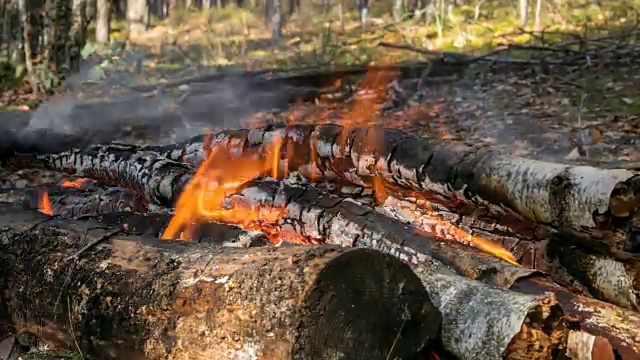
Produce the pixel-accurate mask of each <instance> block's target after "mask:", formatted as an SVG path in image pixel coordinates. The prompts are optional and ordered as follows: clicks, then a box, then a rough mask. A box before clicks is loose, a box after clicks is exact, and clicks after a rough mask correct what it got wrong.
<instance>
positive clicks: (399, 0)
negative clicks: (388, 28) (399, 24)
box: [393, 0, 404, 21]
mask: <svg viewBox="0 0 640 360" xmlns="http://www.w3.org/2000/svg"><path fill="white" fill-rule="evenodd" d="M403 7H404V1H403V0H394V1H393V19H394V20H395V21H400V19H402V10H403V9H402V8H403Z"/></svg>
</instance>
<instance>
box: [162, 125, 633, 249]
mask: <svg viewBox="0 0 640 360" xmlns="http://www.w3.org/2000/svg"><path fill="white" fill-rule="evenodd" d="M275 140H277V141H281V142H282V143H283V145H282V149H283V151H282V153H283V158H286V161H287V168H288V169H290V170H299V171H301V172H302V173H304V174H305V175H307V176H309V177H313V176H314V172H320V174H321V175H322V176H323V177H329V178H331V177H339V178H342V179H345V180H347V181H350V182H352V183H354V184H356V185H362V186H373V182H374V179H375V178H378V179H383V180H384V181H385V182H386V183H387V184H389V185H394V186H398V187H401V188H404V189H411V190H418V191H421V192H424V193H425V195H428V196H430V197H433V196H434V195H436V196H438V197H441V198H444V199H445V200H448V201H449V204H451V202H452V201H462V202H464V203H470V204H474V205H485V206H488V207H490V208H491V210H492V211H494V212H496V213H497V216H511V217H515V218H518V217H524V218H525V219H527V220H529V221H531V222H538V223H543V224H548V225H551V226H554V227H556V228H559V229H561V230H563V231H567V232H570V233H572V234H574V233H575V234H576V238H578V239H580V240H582V241H584V242H586V243H587V244H589V245H591V246H593V247H597V248H604V249H605V250H609V251H612V252H615V253H616V254H619V255H620V256H623V255H624V254H620V253H633V254H634V255H636V256H637V254H636V253H640V235H639V233H638V229H637V226H636V225H635V223H636V221H637V219H636V218H638V217H640V211H638V209H639V208H640V174H638V173H637V172H633V171H628V170H604V169H598V168H592V167H586V166H567V165H560V164H553V163H546V162H540V161H533V160H527V159H522V158H514V157H504V156H501V155H498V154H495V153H492V152H488V151H478V150H476V149H470V148H467V147H465V146H462V145H449V144H443V143H441V142H437V141H433V140H429V139H425V138H420V137H417V136H413V135H410V134H407V133H404V132H402V131H399V130H395V129H384V128H376V127H371V128H367V129H362V128H345V127H342V126H339V125H334V124H327V125H317V126H314V125H292V126H278V125H276V126H270V127H266V128H259V129H252V130H234V131H227V132H222V133H219V134H217V135H214V136H203V137H198V138H194V139H192V141H190V142H188V143H186V144H182V145H178V146H170V147H166V148H160V149H157V150H159V151H160V152H161V153H162V154H164V155H166V156H167V157H169V158H172V159H175V160H181V161H187V162H190V163H193V164H195V165H197V164H199V163H200V162H202V160H203V159H204V158H205V157H206V154H207V151H208V149H211V148H212V146H214V145H216V146H223V147H225V148H226V149H228V150H229V152H230V154H232V155H242V154H243V152H245V151H248V150H249V149H252V148H253V149H256V148H258V149H260V148H264V147H265V145H267V144H271V145H272V143H273V141H275ZM284 149H286V151H284ZM283 168H284V167H283Z"/></svg>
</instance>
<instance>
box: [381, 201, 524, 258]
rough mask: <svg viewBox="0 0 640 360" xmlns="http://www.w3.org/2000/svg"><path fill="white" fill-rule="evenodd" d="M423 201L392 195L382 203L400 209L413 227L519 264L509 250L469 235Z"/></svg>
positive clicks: (487, 240)
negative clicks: (413, 201)
mask: <svg viewBox="0 0 640 360" xmlns="http://www.w3.org/2000/svg"><path fill="white" fill-rule="evenodd" d="M412 197H414V198H420V196H419V195H418V194H415V193H414V194H413V196H412ZM423 201H424V200H423ZM424 202H425V204H421V205H420V206H418V205H416V204H414V203H410V202H405V201H403V200H398V199H396V198H394V197H389V198H387V199H386V200H385V202H384V204H385V206H390V207H392V208H394V209H396V210H400V212H401V213H402V214H403V217H405V218H406V219H409V220H410V221H411V224H412V225H413V226H414V227H416V228H418V229H421V230H423V231H425V232H426V233H429V234H432V235H436V236H438V237H440V238H445V239H446V238H447V236H443V235H448V236H449V239H451V240H455V241H458V242H461V243H464V244H468V245H470V246H473V247H476V248H478V249H480V250H482V251H484V252H486V253H488V254H491V255H492V256H495V257H497V258H499V259H502V260H504V261H506V262H508V263H510V264H512V265H517V266H519V264H518V261H517V259H516V258H515V256H513V254H512V253H511V252H510V251H509V250H507V249H505V248H503V247H502V246H500V245H499V244H496V243H495V242H493V241H491V240H489V239H484V238H482V237H479V236H474V235H471V234H469V233H467V232H466V231H464V230H462V229H461V228H459V227H457V226H455V225H453V224H451V223H450V222H448V221H446V220H445V219H443V218H442V217H441V216H440V215H439V214H438V213H436V212H435V211H430V210H428V209H427V207H428V206H429V202H428V201H424Z"/></svg>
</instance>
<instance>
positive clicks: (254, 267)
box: [0, 205, 441, 360]
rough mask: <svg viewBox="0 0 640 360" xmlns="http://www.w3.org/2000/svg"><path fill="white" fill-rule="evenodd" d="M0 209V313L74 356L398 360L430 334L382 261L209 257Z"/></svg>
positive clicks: (423, 302) (186, 247)
mask: <svg viewBox="0 0 640 360" xmlns="http://www.w3.org/2000/svg"><path fill="white" fill-rule="evenodd" d="M0 213H1V215H2V216H0V223H1V226H2V228H3V229H5V230H4V231H3V232H2V234H0V237H1V239H2V240H1V241H0V284H1V286H2V292H1V294H2V295H1V297H0V301H1V302H0V304H1V305H2V306H1V307H0V316H1V317H2V319H3V320H4V321H9V322H10V323H11V324H12V326H13V327H14V328H15V329H16V331H17V332H18V333H19V334H25V335H26V334H32V335H35V338H37V339H42V341H43V342H44V343H46V344H50V345H53V346H55V347H62V348H69V349H76V350H77V348H79V349H80V350H81V351H82V352H83V354H84V355H85V356H96V357H98V358H103V359H167V358H171V359H178V360H179V359H185V360H186V359H189V360H192V359H196V360H197V359H203V360H204V359H206V360H209V359H230V360H231V359H233V360H235V359H239V358H245V357H258V358H265V359H269V358H271V359H313V358H319V359H322V358H332V359H383V358H385V357H386V356H391V357H393V358H408V357H410V356H412V355H414V354H415V353H416V352H417V351H418V350H419V349H420V348H422V347H423V346H425V345H428V343H429V342H430V341H431V340H434V339H435V337H436V336H437V335H438V332H439V328H440V324H441V317H440V313H439V311H438V310H437V309H436V308H434V307H433V305H432V304H431V303H430V302H429V298H428V294H427V293H426V292H425V290H424V287H423V286H422V285H421V283H420V280H419V279H418V278H417V277H416V275H415V274H414V273H413V272H412V271H411V269H410V268H409V266H407V265H406V264H403V263H402V262H401V261H399V260H398V259H395V258H394V257H392V256H389V255H385V254H382V253H380V252H376V251H371V250H367V249H353V250H345V249H339V248H337V247H303V246H294V247H278V248H276V247H269V248H248V249H229V248H218V247H211V246H202V245H199V244H195V243H189V242H184V241H177V242H176V241H166V240H159V239H157V238H144V237H135V236H126V235H118V234H114V232H112V230H113V228H111V229H110V228H105V227H104V226H100V225H101V224H100V223H96V222H91V221H74V220H56V219H51V218H49V217H47V216H45V215H42V214H39V213H37V212H33V211H19V210H16V209H15V208H11V207H8V206H4V205H3V206H0ZM109 235H111V236H110V237H109ZM100 238H104V241H103V242H101V243H99V244H97V245H95V246H94V247H93V248H91V249H89V250H88V251H86V252H85V253H84V254H82V255H81V256H79V257H77V258H76V259H74V254H76V252H77V251H78V250H79V249H80V248H81V247H82V246H83V241H94V240H96V239H100ZM84 239H86V240H84ZM34 249H35V250H34ZM371 314H375V316H371ZM389 354H391V355H389Z"/></svg>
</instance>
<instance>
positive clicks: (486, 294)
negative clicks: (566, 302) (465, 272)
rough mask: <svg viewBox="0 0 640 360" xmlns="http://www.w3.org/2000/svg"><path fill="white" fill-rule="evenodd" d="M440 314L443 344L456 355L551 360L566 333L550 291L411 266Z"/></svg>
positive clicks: (563, 344) (561, 348)
mask: <svg viewBox="0 0 640 360" xmlns="http://www.w3.org/2000/svg"><path fill="white" fill-rule="evenodd" d="M413 268H414V271H415V272H416V274H417V275H418V276H419V277H420V279H421V280H422V282H423V284H424V285H425V288H427V291H428V292H429V296H430V298H431V301H433V303H434V304H435V305H436V306H437V307H438V308H439V309H440V312H441V313H442V317H443V324H442V333H441V339H442V343H443V345H444V348H445V349H446V350H447V351H449V352H450V353H452V354H454V355H455V356H456V357H457V358H458V359H463V360H472V359H480V358H482V359H524V358H528V359H552V358H558V356H559V355H560V354H563V353H566V352H567V351H566V346H567V343H566V342H567V339H568V334H569V331H568V330H567V328H566V323H565V321H564V317H563V313H562V310H561V308H560V305H559V304H558V302H557V301H556V299H555V297H554V296H553V294H545V295H541V296H530V295H524V294H520V293H516V292H513V291H508V290H503V289H499V288H494V287H491V286H487V285H485V284H483V283H481V282H478V281H473V280H469V279H466V278H463V277H461V276H458V275H454V274H447V273H443V272H442V271H438V270H437V269H434V267H431V266H414V267H413Z"/></svg>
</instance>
